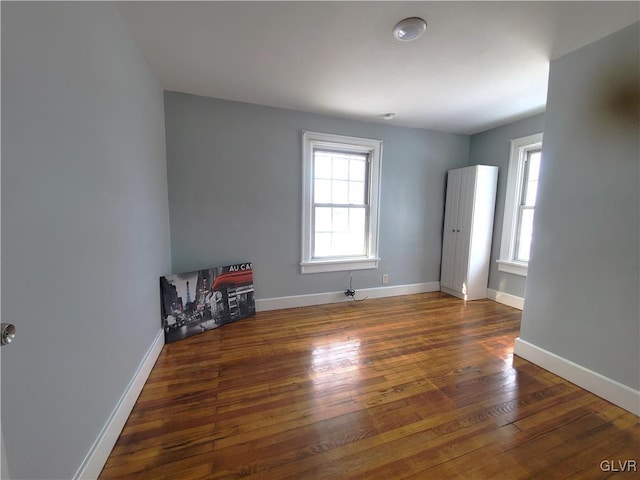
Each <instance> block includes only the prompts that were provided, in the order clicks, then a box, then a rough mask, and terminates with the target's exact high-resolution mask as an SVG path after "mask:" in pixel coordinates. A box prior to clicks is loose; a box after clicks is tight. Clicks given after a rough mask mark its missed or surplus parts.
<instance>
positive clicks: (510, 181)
mask: <svg viewBox="0 0 640 480" xmlns="http://www.w3.org/2000/svg"><path fill="white" fill-rule="evenodd" d="M542 141H543V134H542V133H536V134H534V135H528V136H526V137H520V138H516V139H513V140H511V149H510V155H509V170H508V173H507V192H506V195H505V202H504V217H503V221H502V242H501V244H500V258H499V259H498V260H497V263H498V270H499V271H501V272H507V273H512V274H515V275H520V276H523V277H526V276H527V273H528V267H529V262H525V261H522V260H516V254H517V251H516V248H517V244H518V235H519V230H520V210H521V208H520V204H521V202H522V195H523V190H524V176H525V173H526V172H525V164H526V159H527V155H528V153H529V152H531V151H536V150H541V149H542ZM536 203H537V201H536ZM533 209H534V212H535V206H534V207H533Z"/></svg>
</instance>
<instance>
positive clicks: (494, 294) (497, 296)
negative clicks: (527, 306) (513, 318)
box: [487, 288, 524, 310]
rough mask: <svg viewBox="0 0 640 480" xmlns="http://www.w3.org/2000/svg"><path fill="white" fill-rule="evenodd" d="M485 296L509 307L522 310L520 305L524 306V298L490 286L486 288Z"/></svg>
mask: <svg viewBox="0 0 640 480" xmlns="http://www.w3.org/2000/svg"><path fill="white" fill-rule="evenodd" d="M487 298H488V299H490V300H495V301H496V302H498V303H503V304H505V305H508V306H510V307H513V308H517V309H518V310H522V307H523V306H524V298H522V297H516V296H515V295H511V294H510V293H505V292H499V291H498V290H494V289H492V288H487Z"/></svg>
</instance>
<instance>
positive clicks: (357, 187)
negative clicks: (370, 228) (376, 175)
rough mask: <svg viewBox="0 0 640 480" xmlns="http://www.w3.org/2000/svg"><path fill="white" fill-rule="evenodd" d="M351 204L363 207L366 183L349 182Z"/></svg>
mask: <svg viewBox="0 0 640 480" xmlns="http://www.w3.org/2000/svg"><path fill="white" fill-rule="evenodd" d="M349 203H355V204H357V205H363V204H364V203H365V200H364V182H349Z"/></svg>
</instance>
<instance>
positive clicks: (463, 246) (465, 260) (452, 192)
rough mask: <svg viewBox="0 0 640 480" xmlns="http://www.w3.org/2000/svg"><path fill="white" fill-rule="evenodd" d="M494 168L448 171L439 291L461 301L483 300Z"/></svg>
mask: <svg viewBox="0 0 640 480" xmlns="http://www.w3.org/2000/svg"><path fill="white" fill-rule="evenodd" d="M497 182H498V167H491V166H487V165H475V166H472V167H465V168H458V169H455V170H449V174H448V176H447V199H446V206H445V213H444V233H443V243H442V269H441V272H440V289H441V290H442V291H443V292H446V293H449V294H451V295H455V296H456V297H460V298H463V299H465V300H476V299H479V298H486V296H487V280H488V278H489V258H490V256H491V237H492V235H493V213H494V209H495V202H496V185H497Z"/></svg>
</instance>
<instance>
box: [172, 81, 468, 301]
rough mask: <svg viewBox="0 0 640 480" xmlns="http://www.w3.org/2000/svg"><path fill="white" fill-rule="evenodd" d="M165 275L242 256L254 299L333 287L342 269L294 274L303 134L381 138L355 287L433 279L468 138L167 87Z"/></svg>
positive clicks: (342, 280)
mask: <svg viewBox="0 0 640 480" xmlns="http://www.w3.org/2000/svg"><path fill="white" fill-rule="evenodd" d="M165 112H166V118H165V123H166V131H167V171H168V176H169V208H170V213H171V215H170V216H171V253H172V264H173V270H174V271H175V272H179V271H189V270H194V269H198V268H202V267H207V266H215V265H225V264H229V263H234V262H239V261H244V260H251V261H253V263H254V282H255V286H256V287H255V288H256V298H261V299H262V298H273V297H280V296H290V295H302V294H311V293H320V292H331V291H339V290H342V289H344V288H345V287H346V286H348V275H347V274H346V273H345V272H338V273H323V274H307V275H302V274H300V266H299V263H300V255H301V253H300V249H301V247H300V242H301V195H302V185H301V182H302V146H301V145H302V140H301V136H302V131H303V130H310V131H318V132H323V133H335V134H343V135H351V136H359V137H367V138H376V139H381V140H383V141H384V147H383V158H382V185H381V211H380V249H379V254H380V257H381V259H382V260H381V262H380V267H379V269H377V270H361V271H354V272H353V282H354V283H353V286H354V288H355V289H356V290H357V289H359V288H366V287H378V286H382V285H381V274H382V273H383V272H385V273H388V274H389V285H394V284H395V285H402V284H412V283H420V282H431V281H438V280H439V278H440V253H441V243H442V219H443V211H444V189H445V177H446V175H445V174H446V171H447V170H448V169H450V168H455V167H460V166H465V165H466V164H467V161H468V155H469V137H468V136H465V135H452V134H442V133H434V132H430V131H426V130H418V129H409V128H398V127H391V126H387V125H381V124H375V123H363V122H358V121H352V120H345V119H339V118H331V117H326V116H322V115H315V114H309V113H302V112H297V111H291V110H283V109H277V108H270V107H262V106H257V105H250V104H245V103H238V102H230V101H223V100H217V99H211V98H206V97H199V96H194V95H186V94H181V93H173V92H167V93H166V94H165Z"/></svg>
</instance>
